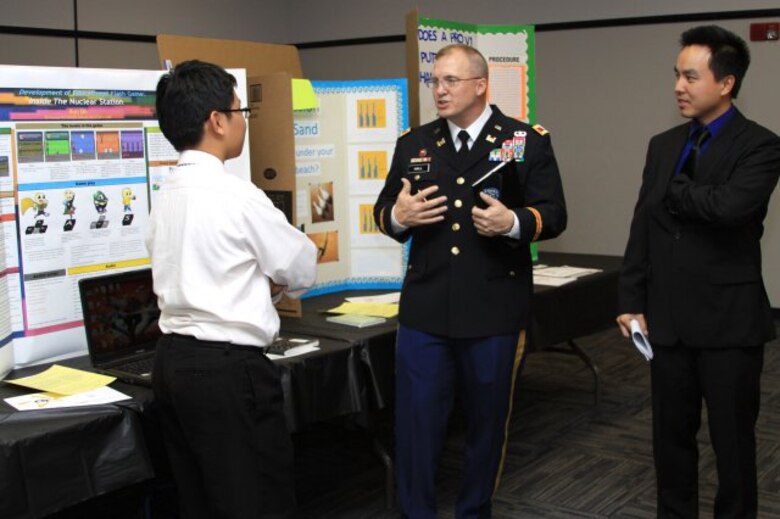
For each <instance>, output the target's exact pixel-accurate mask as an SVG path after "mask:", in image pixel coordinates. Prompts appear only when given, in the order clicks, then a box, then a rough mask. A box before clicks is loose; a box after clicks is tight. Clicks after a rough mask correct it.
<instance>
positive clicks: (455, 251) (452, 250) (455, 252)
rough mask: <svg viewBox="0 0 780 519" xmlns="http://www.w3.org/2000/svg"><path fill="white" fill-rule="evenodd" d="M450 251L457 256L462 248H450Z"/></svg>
mask: <svg viewBox="0 0 780 519" xmlns="http://www.w3.org/2000/svg"><path fill="white" fill-rule="evenodd" d="M450 252H451V253H452V255H453V256H457V255H458V254H460V249H459V248H457V247H453V248H451V249H450Z"/></svg>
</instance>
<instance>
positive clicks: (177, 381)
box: [146, 61, 316, 518]
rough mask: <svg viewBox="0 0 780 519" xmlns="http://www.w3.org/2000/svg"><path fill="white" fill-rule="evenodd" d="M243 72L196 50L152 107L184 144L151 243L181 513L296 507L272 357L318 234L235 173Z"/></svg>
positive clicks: (157, 383) (162, 380)
mask: <svg viewBox="0 0 780 519" xmlns="http://www.w3.org/2000/svg"><path fill="white" fill-rule="evenodd" d="M235 86H236V80H235V78H234V77H233V76H232V75H230V74H228V73H227V72H226V71H225V70H223V69H222V68H220V67H218V66H216V65H212V64H209V63H203V62H199V61H187V62H184V63H181V64H179V65H178V66H177V67H176V68H174V69H173V70H172V71H170V72H169V73H167V74H165V75H164V76H163V77H162V78H161V79H160V82H159V83H158V85H157V116H158V119H159V122H160V128H161V129H162V132H163V134H164V135H165V137H166V138H167V139H168V140H169V141H170V142H171V143H172V144H173V146H174V147H175V148H176V149H177V150H178V151H179V152H181V156H180V158H179V162H178V165H177V167H176V170H175V171H174V172H173V173H172V174H171V176H170V177H169V178H168V179H167V180H166V181H165V182H164V183H163V185H162V187H161V189H160V191H159V194H158V196H157V199H156V201H155V205H154V207H153V208H152V212H151V216H150V220H149V228H148V231H147V235H146V245H147V248H148V250H149V254H150V256H151V259H152V273H153V276H154V290H155V293H156V294H157V297H158V304H159V306H160V311H161V314H160V328H161V330H162V331H163V333H164V334H165V335H164V336H163V338H162V339H160V342H159V345H158V349H157V356H156V359H155V367H154V372H153V377H152V380H153V386H154V394H155V401H156V402H157V404H158V405H159V410H160V420H161V424H162V429H163V435H164V438H165V443H166V448H167V450H168V455H169V458H170V461H171V465H172V469H173V474H174V479H175V480H176V484H177V488H178V492H179V503H180V512H181V516H182V517H184V518H192V517H194V518H201V517H202V518H214V517H230V518H243V517H252V518H255V517H288V516H290V515H291V514H292V513H293V511H294V507H295V497H294V488H293V457H292V443H291V440H290V437H289V434H288V431H287V429H286V423H285V417H284V413H283V395H282V388H281V384H280V377H279V373H278V370H277V368H276V366H274V365H273V364H272V363H271V361H270V360H269V359H268V358H267V357H266V356H265V355H264V354H263V349H262V348H263V347H264V346H267V345H269V344H270V343H271V342H272V341H273V340H274V338H275V337H276V335H277V334H278V331H279V316H278V315H277V313H276V310H275V308H274V306H273V300H274V298H275V297H277V296H280V295H281V292H282V291H283V290H286V291H289V292H293V293H294V292H295V291H299V290H303V289H306V288H308V287H310V286H311V285H312V284H313V283H314V279H315V265H316V249H315V246H314V244H313V243H312V242H311V241H310V240H309V239H308V238H307V237H306V235H304V234H303V233H301V232H299V231H298V230H297V229H295V228H294V227H293V226H292V225H290V224H289V223H288V222H287V220H286V219H285V217H284V214H283V213H282V212H281V211H279V210H278V209H276V208H275V207H274V206H273V204H272V203H271V201H270V200H269V199H268V197H267V196H266V195H265V193H263V191H261V190H260V189H258V188H257V187H255V186H254V185H253V184H252V183H251V182H249V181H246V180H242V179H239V178H237V177H236V176H233V175H230V174H228V172H227V171H226V170H225V166H224V161H226V160H228V159H232V158H235V157H238V156H239V155H240V154H241V151H242V149H243V145H244V136H245V134H246V120H245V116H248V114H249V110H250V109H249V108H241V107H240V105H239V99H238V96H237V95H236V94H235Z"/></svg>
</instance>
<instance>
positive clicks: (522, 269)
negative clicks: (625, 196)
mask: <svg viewBox="0 0 780 519" xmlns="http://www.w3.org/2000/svg"><path fill="white" fill-rule="evenodd" d="M492 109H493V113H492V115H491V117H490V119H489V120H488V121H487V123H486V124H485V126H484V128H483V130H482V132H481V134H480V135H479V136H478V137H477V139H476V140H475V141H474V144H473V145H472V147H471V150H469V152H468V155H467V157H466V158H465V159H461V158H459V157H458V155H457V154H456V151H455V147H454V144H453V142H452V137H451V135H450V132H449V129H448V127H447V122H446V120H444V119H438V120H436V121H433V122H431V123H428V124H426V125H424V126H421V127H420V128H417V129H415V130H412V131H411V132H409V133H407V134H406V135H403V136H402V137H400V138H399V139H398V142H397V143H396V148H395V153H394V155H393V161H392V165H391V167H390V171H389V173H388V176H387V180H386V183H385V186H384V189H383V190H382V192H381V193H380V194H379V198H378V200H377V203H376V205H375V207H374V219H375V221H376V223H377V225H378V226H379V228H380V230H381V231H382V232H383V233H385V234H387V235H388V236H390V237H391V238H393V239H395V240H397V241H399V242H405V241H406V240H408V239H410V238H411V240H412V241H411V248H410V254H409V263H408V267H407V272H406V276H405V279H404V283H403V289H402V292H401V302H400V309H399V321H400V323H401V324H403V325H404V326H407V327H409V328H413V329H415V330H419V331H422V332H426V333H430V334H434V335H440V336H444V337H450V338H473V337H488V336H494V335H503V334H511V333H516V332H517V331H518V330H520V329H523V328H525V327H526V326H527V321H528V316H529V306H530V301H531V296H532V290H533V282H532V276H531V257H530V251H529V244H530V243H531V242H532V241H536V240H543V239H548V238H554V237H556V236H558V235H559V234H560V233H561V232H562V231H563V230H564V229H565V227H566V205H565V201H564V197H563V188H562V186H561V179H560V176H559V173H558V165H557V163H556V161H555V156H554V154H553V150H552V145H551V143H550V137H549V135H548V134H547V131H546V130H544V129H543V128H541V127H540V126H537V127H536V129H534V128H532V127H531V126H529V125H527V124H524V123H521V122H518V121H516V120H514V119H511V118H509V117H506V116H505V115H503V114H502V113H501V112H500V111H499V110H498V108H496V107H495V106H493V107H492ZM515 131H520V132H525V139H526V142H525V151H524V157H523V158H522V160H520V161H512V162H511V163H509V164H507V165H506V166H504V167H503V168H502V169H501V170H499V171H498V172H497V173H496V174H495V175H494V178H491V180H490V182H488V183H489V184H490V185H492V186H493V187H494V188H498V189H499V191H500V197H499V199H500V201H501V202H502V203H503V204H504V205H506V206H507V207H508V208H510V209H512V210H513V211H514V212H515V214H517V217H518V220H519V223H520V239H519V240H515V239H511V238H507V237H501V236H499V237H493V238H486V237H483V236H480V235H478V234H477V231H476V229H475V227H474V224H473V221H472V217H471V209H472V207H473V206H474V205H475V203H478V202H477V197H478V195H477V192H476V191H475V189H474V188H472V187H471V185H472V184H473V183H474V182H475V181H476V180H477V179H479V178H480V177H482V176H483V175H484V174H485V173H487V172H488V171H490V169H492V168H493V167H494V166H496V165H497V164H498V162H494V161H490V160H489V154H490V152H491V150H495V149H497V148H500V147H501V144H502V143H503V142H504V141H506V140H511V139H512V137H513V136H514V132H515ZM402 178H406V179H408V180H409V182H410V183H411V185H412V192H413V193H415V192H417V191H418V190H421V189H424V188H426V187H428V186H431V185H434V184H435V185H438V186H439V190H438V191H437V192H436V194H435V195H433V196H434V197H436V196H441V195H446V196H447V202H446V204H447V211H446V212H445V213H444V221H442V222H439V223H435V224H431V225H424V226H417V227H412V228H409V229H407V230H406V231H404V232H401V233H395V232H394V231H393V227H392V224H391V211H392V208H393V205H394V204H395V201H396V198H397V196H398V193H399V191H400V190H401V188H402V183H401V179H402ZM479 203H482V202H481V201H480V202H479Z"/></svg>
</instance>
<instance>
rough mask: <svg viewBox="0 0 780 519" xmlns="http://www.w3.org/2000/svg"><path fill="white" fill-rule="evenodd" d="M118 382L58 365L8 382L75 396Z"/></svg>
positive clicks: (107, 377) (114, 378)
mask: <svg viewBox="0 0 780 519" xmlns="http://www.w3.org/2000/svg"><path fill="white" fill-rule="evenodd" d="M114 380H116V377H109V376H106V375H99V374H97V373H90V372H89V371H83V370H80V369H73V368H66V367H65V366H60V365H58V364H55V365H53V366H52V367H50V368H49V369H47V370H46V371H43V372H41V373H38V374H37V375H32V376H30V377H23V378H17V379H14V380H6V382H8V383H10V384H16V385H17V386H24V387H31V388H33V389H38V390H41V391H46V392H48V393H57V394H59V395H75V394H77V393H83V392H85V391H92V390H93V389H97V388H99V387H103V386H107V385H108V384H110V383H111V382H113V381H114Z"/></svg>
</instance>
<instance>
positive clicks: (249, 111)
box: [217, 106, 252, 119]
mask: <svg viewBox="0 0 780 519" xmlns="http://www.w3.org/2000/svg"><path fill="white" fill-rule="evenodd" d="M217 112H222V113H223V114H229V113H232V112H241V113H243V114H244V119H249V117H250V116H251V115H252V109H251V108H249V107H248V106H247V107H245V108H229V109H227V110H217Z"/></svg>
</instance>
